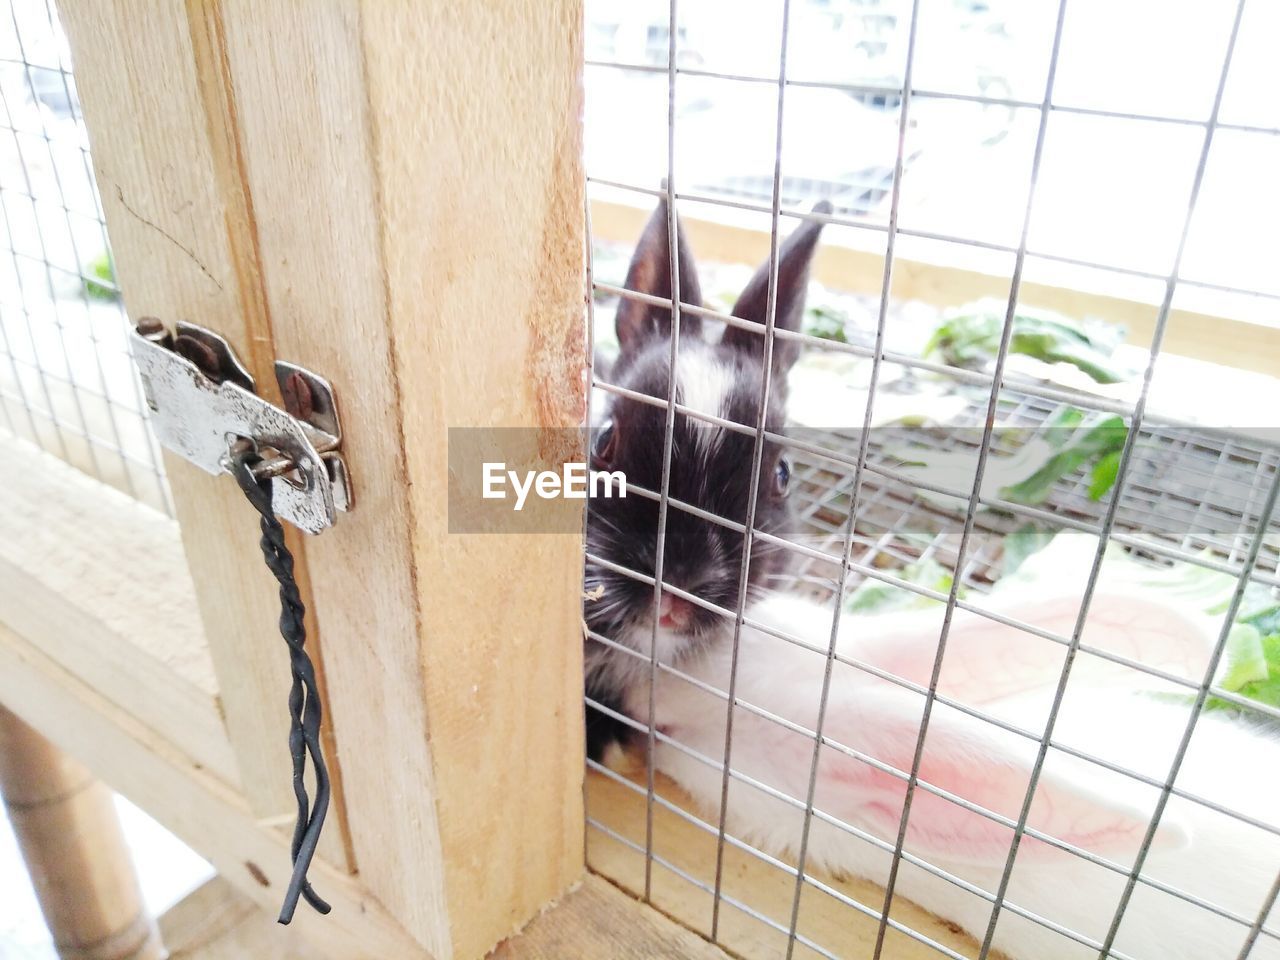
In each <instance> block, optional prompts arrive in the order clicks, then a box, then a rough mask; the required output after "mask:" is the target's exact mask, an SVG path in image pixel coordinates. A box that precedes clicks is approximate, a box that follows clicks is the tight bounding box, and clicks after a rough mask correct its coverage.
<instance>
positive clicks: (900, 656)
mask: <svg viewBox="0 0 1280 960" xmlns="http://www.w3.org/2000/svg"><path fill="white" fill-rule="evenodd" d="M1079 609H1080V599H1079V597H1077V596H1073V595H1065V594H1064V595H1058V596H1046V597H1043V598H1041V599H1028V598H1025V597H1024V598H1021V599H1020V600H1019V601H1018V602H1017V603H1012V604H1010V603H1005V604H1001V605H1000V606H999V607H996V608H994V610H993V612H996V613H998V614H1000V615H1003V616H1006V617H1009V618H1011V619H1014V620H1018V621H1021V622H1023V623H1027V624H1030V625H1032V626H1035V627H1038V628H1040V629H1042V630H1046V631H1049V632H1051V633H1052V634H1054V635H1055V636H1058V637H1063V638H1068V637H1070V636H1071V633H1072V631H1073V630H1074V629H1075V624H1076V618H1077V616H1078V615H1079ZM877 619H880V620H882V624H876V623H874V621H864V622H863V623H862V624H860V625H859V626H858V636H857V638H856V639H855V640H854V641H853V646H854V650H852V651H851V652H852V653H854V654H855V655H856V656H857V657H859V658H860V659H863V660H866V661H867V662H870V663H872V664H874V665H875V666H877V667H880V668H881V669H883V670H885V671H887V672H889V673H892V674H894V675H896V676H899V677H902V678H904V679H906V680H911V681H913V682H915V683H918V684H921V685H922V686H923V685H927V684H928V683H929V678H930V675H931V673H932V671H933V662H934V658H935V657H936V656H937V653H938V635H939V628H940V623H941V621H940V618H939V616H938V615H937V613H936V612H931V613H929V614H922V615H917V616H916V617H915V618H906V617H899V616H892V615H887V616H885V617H883V618H877ZM1212 626H1213V625H1212V621H1211V618H1204V617H1199V616H1196V615H1194V614H1191V613H1188V612H1185V611H1182V610H1180V609H1178V608H1176V607H1174V606H1172V605H1170V604H1169V603H1168V601H1167V600H1166V599H1165V598H1159V599H1156V598H1153V597H1148V596H1146V595H1145V594H1143V593H1141V592H1140V591H1138V590H1136V589H1135V590H1134V591H1132V592H1127V593H1111V592H1106V591H1101V590H1100V591H1099V592H1097V593H1096V594H1094V597H1093V601H1092V603H1091V604H1090V605H1089V615H1088V617H1087V618H1086V620H1085V626H1084V631H1083V633H1082V634H1081V637H1080V640H1081V643H1082V644H1083V645H1084V646H1085V647H1087V648H1091V649H1094V650H1098V651H1101V652H1103V653H1108V654H1116V655H1118V656H1120V657H1123V658H1125V659H1128V660H1134V661H1137V662H1139V663H1142V664H1145V665H1146V666H1149V667H1155V668H1158V669H1160V670H1163V671H1165V672H1168V673H1173V674H1176V675H1178V676H1181V677H1183V678H1185V679H1188V680H1195V681H1197V682H1198V681H1199V680H1201V679H1202V678H1203V676H1204V671H1205V668H1206V667H1207V665H1208V662H1209V656H1210V653H1211V651H1212V648H1213V644H1214V640H1215V636H1214V631H1213V629H1212ZM1066 654H1067V648H1066V646H1065V645H1064V644H1061V643H1055V642H1054V641H1052V640H1048V639H1045V638H1043V637H1038V636H1035V635H1034V634H1031V633H1028V632H1027V631H1025V630H1023V629H1021V628H1019V627H1012V626H1006V625H1005V624H1002V623H998V622H996V621H995V620H992V619H990V618H989V617H985V616H983V615H981V614H977V613H972V612H970V611H967V610H957V611H956V612H955V615H954V617H953V618H952V621H951V631H950V633H949V634H948V639H947V650H946V655H945V657H944V659H943V662H942V673H941V676H940V678H939V683H938V690H939V692H940V693H942V694H944V695H947V696H950V697H953V698H955V699H957V700H959V701H962V702H964V703H967V704H969V705H971V706H977V705H981V704H983V703H991V702H993V701H996V700H1000V699H1002V698H1004V697H1008V696H1014V695H1018V694H1024V693H1028V692H1030V691H1035V690H1037V689H1041V690H1044V691H1046V692H1049V691H1051V690H1052V688H1053V687H1054V686H1055V685H1056V684H1057V683H1058V679H1059V677H1060V676H1061V674H1062V667H1063V663H1064V661H1065V659H1066ZM1072 676H1073V678H1078V679H1079V680H1080V682H1086V681H1087V682H1090V683H1098V682H1106V681H1107V680H1110V679H1116V678H1119V679H1122V680H1123V681H1124V682H1126V683H1127V684H1129V685H1133V684H1134V683H1136V682H1138V681H1139V675H1138V674H1137V673H1136V672H1135V671H1134V670H1133V669H1132V668H1129V667H1126V666H1123V665H1119V664H1116V663H1114V662H1113V661H1109V660H1107V659H1104V658H1102V657H1098V656H1090V655H1085V654H1082V655H1081V656H1080V657H1079V658H1077V660H1076V662H1075V664H1074V666H1073V670H1072Z"/></svg>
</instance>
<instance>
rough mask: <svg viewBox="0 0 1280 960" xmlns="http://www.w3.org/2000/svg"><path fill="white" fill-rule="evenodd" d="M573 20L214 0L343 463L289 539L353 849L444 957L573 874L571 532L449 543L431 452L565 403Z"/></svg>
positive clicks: (536, 7)
mask: <svg viewBox="0 0 1280 960" xmlns="http://www.w3.org/2000/svg"><path fill="white" fill-rule="evenodd" d="M580 21H581V9H580V7H579V5H578V4H577V2H576V0H564V2H557V3H553V4H547V3H539V2H532V0H530V2H523V3H502V4H495V3H478V4H471V5H461V6H458V5H451V6H433V5H428V6H424V5H416V6H404V7H396V6H393V5H388V4H384V3H376V2H375V3H369V4H366V5H364V6H363V7H361V8H360V9H359V11H357V9H356V7H355V5H353V4H351V3H347V2H329V3H316V4H309V5H306V6H305V7H303V6H299V5H297V4H294V3H290V2H286V0H278V2H270V3H253V4H249V3H225V4H223V5H222V7H221V24H222V29H223V31H224V37H225V41H226V47H225V50H226V54H225V56H226V62H227V64H228V71H229V74H230V77H231V83H232V86H233V87H234V89H235V93H236V102H235V107H236V116H237V118H238V121H239V123H240V125H241V143H242V147H243V151H244V153H243V156H244V164H245V171H246V180H247V183H248V184H249V186H250V192H251V194H252V196H253V198H254V208H255V210H256V211H257V220H256V223H257V230H258V234H257V236H258V243H259V249H260V252H261V262H262V270H263V275H264V284H265V290H266V292H267V299H268V303H269V306H270V311H271V315H272V323H273V336H274V338H275V343H276V346H277V350H278V352H279V353H280V355H281V356H283V357H287V358H289V359H292V360H296V361H298V362H301V363H303V364H305V365H307V366H310V367H312V368H314V369H316V370H320V371H324V372H325V373H328V374H329V375H331V376H332V377H333V378H334V380H335V383H336V385H337V387H338V390H339V397H340V403H341V405H342V414H343V419H344V429H345V430H346V435H347V442H346V446H347V451H348V457H349V462H350V463H351V464H352V467H353V471H354V473H355V480H356V483H357V485H358V486H357V497H358V507H357V509H356V511H354V512H353V513H352V514H350V515H349V516H348V517H344V518H343V519H342V522H341V523H340V524H339V525H338V526H337V527H336V528H335V529H334V530H333V531H332V532H331V533H326V534H325V535H324V536H322V537H319V538H315V539H314V540H309V541H308V542H307V544H306V552H307V560H308V567H309V569H310V571H311V574H312V576H313V578H314V581H315V583H316V584H317V587H318V589H317V594H316V609H317V611H318V614H319V618H320V620H321V623H322V627H323V630H324V636H325V647H324V651H325V652H324V657H325V662H326V666H327V669H328V671H329V676H330V678H331V682H330V687H329V690H330V702H331V707H332V710H331V713H332V716H333V727H334V730H335V735H336V737H337V739H338V742H339V750H340V753H341V755H342V759H343V766H344V774H345V792H346V797H347V800H348V804H347V809H348V814H349V822H350V829H351V838H352V845H353V849H354V852H355V857H356V860H357V862H358V864H359V867H360V874H361V877H362V879H363V881H364V882H365V883H367V884H368V885H369V887H370V889H371V890H373V891H375V892H376V893H377V895H378V896H379V898H380V899H381V900H382V901H383V902H384V903H385V904H387V906H388V907H389V908H390V909H392V910H393V911H394V912H395V913H396V915H397V916H398V917H400V918H401V919H402V920H403V921H404V922H405V923H406V924H407V925H408V927H409V929H411V930H412V931H414V933H415V934H417V935H418V936H419V937H420V938H421V939H422V942H423V943H424V944H426V945H427V946H429V947H430V948H431V949H432V950H433V952H436V953H438V954H439V955H441V956H449V955H453V954H457V955H461V956H476V955H479V954H480V953H482V952H484V951H485V950H486V949H488V948H489V947H490V946H492V944H493V943H494V942H496V940H498V939H499V938H500V937H502V936H504V935H505V934H507V933H509V932H510V931H512V930H514V929H516V928H518V927H519V926H520V925H521V924H523V923H524V922H525V921H526V920H527V918H528V917H529V916H530V915H532V914H533V913H534V912H536V911H537V910H538V909H539V907H541V906H542V904H544V903H545V902H546V901H547V900H549V899H551V898H552V897H554V896H556V895H557V894H558V893H559V892H560V891H561V890H563V889H564V887H565V886H567V885H568V884H569V883H570V882H572V880H573V879H574V878H575V877H576V876H578V875H579V873H580V871H581V864H582V851H581V835H582V832H581V821H580V816H581V810H580V804H581V801H580V796H581V742H582V739H581V738H582V734H581V728H580V716H581V708H580V696H581V689H580V676H581V665H580V640H579V639H578V638H579V636H580V635H579V633H578V629H579V628H578V618H579V615H580V614H579V610H578V597H579V596H580V587H579V584H580V580H581V556H580V553H579V544H578V541H577V539H576V538H572V537H550V536H546V537H523V538H517V537H500V536H490V537H461V536H451V535H449V532H448V504H447V490H448V474H447V445H446V444H447V431H448V428H449V427H453V426H479V425H485V426H499V425H521V426H528V427H535V428H548V429H547V430H546V436H547V437H550V438H553V439H558V435H557V434H556V433H555V432H554V431H553V430H551V429H549V428H555V427H564V426H572V425H574V424H576V423H577V422H578V421H579V419H580V415H581V397H580V384H581V369H582V365H583V361H584V348H583V342H584V331H583V327H582V316H581V313H582V308H581V290H582V286H581V282H582V281H581V243H582V237H581V227H580V223H581V215H580V214H581V204H582V195H581V177H580V172H581V171H580V167H579V136H578V125H577V117H578V110H579V105H580V93H579V88H578V76H579V63H580V58H581V47H580V44H581V40H580ZM283 37H287V38H289V44H288V49H287V52H286V51H284V50H282V49H281V39H280V38H283ZM481 51H482V52H483V56H478V52H481ZM500 65H506V66H505V67H502V66H500ZM428 104H429V105H430V107H429V108H426V107H424V105H428ZM298 184H306V185H307V189H306V190H298V189H297V185H298ZM317 224H323V229H320V230H317V229H316V225H317ZM557 452H563V451H558V450H553V451H552V453H553V454H554V453H557ZM530 571H537V577H536V578H531V577H530V576H529V573H530ZM531 691H537V692H536V695H531ZM373 703H376V704H378V706H379V708H378V709H377V710H370V709H369V705H370V704H373ZM389 718H390V722H388V721H389ZM375 743H376V744H379V745H380V748H379V749H377V750H371V749H369V748H368V746H369V745H370V744H375ZM406 804H412V805H413V806H414V807H415V808H416V809H417V810H419V811H420V812H419V813H418V814H417V815H415V816H413V817H406V816H404V815H403V813H402V810H403V808H404V806H405V805H406Z"/></svg>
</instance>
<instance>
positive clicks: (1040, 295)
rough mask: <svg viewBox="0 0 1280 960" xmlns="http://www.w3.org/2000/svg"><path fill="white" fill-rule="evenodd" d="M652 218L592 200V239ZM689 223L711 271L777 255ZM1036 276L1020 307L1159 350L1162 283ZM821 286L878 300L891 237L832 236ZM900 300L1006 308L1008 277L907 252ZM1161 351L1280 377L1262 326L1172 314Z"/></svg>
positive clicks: (703, 219)
mask: <svg viewBox="0 0 1280 960" xmlns="http://www.w3.org/2000/svg"><path fill="white" fill-rule="evenodd" d="M651 209H652V198H650V197H648V196H645V195H643V194H627V193H626V192H625V191H622V190H618V189H607V190H602V191H601V195H600V196H599V197H593V198H592V200H591V232H592V235H593V237H594V238H595V239H597V240H605V241H608V242H612V243H621V244H632V243H634V242H635V239H636V237H638V236H639V235H640V230H641V228H642V227H643V226H644V222H645V220H646V218H647V217H648V216H649V213H650V211H651ZM681 223H682V224H683V225H684V229H685V232H686V233H687V234H688V236H689V241H690V244H691V246H692V247H693V248H694V249H695V250H696V251H697V253H698V256H699V257H701V258H703V259H705V260H707V261H719V262H722V263H741V264H747V265H753V264H757V263H760V262H762V261H763V260H764V259H765V258H766V257H768V255H769V233H768V230H767V224H764V226H765V227H766V229H761V227H762V223H761V218H760V217H759V216H755V217H752V216H748V215H744V214H742V213H741V212H740V211H737V210H734V209H731V208H717V207H712V206H710V205H709V204H706V203H691V204H689V205H688V206H687V208H685V209H682V211H681ZM908 239H909V238H908ZM934 246H935V248H936V246H937V244H935V245H934ZM949 252H950V253H951V254H952V255H953V256H957V257H958V256H960V255H961V254H962V253H967V252H968V251H964V250H962V249H959V248H956V247H955V245H954V244H953V245H951V247H950V249H949ZM990 259H991V258H990V257H989V256H988V257H987V258H986V260H987V261H989V260H990ZM1034 266H1035V265H1034V264H1033V269H1030V270H1029V272H1028V275H1027V277H1026V279H1024V281H1023V283H1022V286H1021V288H1020V292H1019V297H1020V302H1022V303H1024V304H1027V305H1029V306H1035V307H1039V308H1042V309H1051V310H1057V311H1059V312H1061V313H1065V314H1067V315H1068V316H1075V317H1098V318H1101V319H1103V320H1107V321H1109V322H1111V323H1115V324H1119V325H1120V326H1122V327H1124V328H1125V330H1126V340H1127V342H1128V343H1131V344H1133V345H1135V346H1139V347H1144V348H1149V347H1150V346H1151V338H1152V336H1153V334H1154V332H1155V321H1156V315H1157V313H1158V309H1157V308H1158V306H1159V295H1160V294H1161V293H1162V292H1163V287H1164V285H1163V283H1157V282H1154V281H1145V280H1144V281H1141V282H1140V283H1138V284H1136V285H1135V284H1128V285H1127V286H1128V287H1133V286H1138V287H1141V288H1143V289H1145V290H1146V292H1147V293H1148V294H1150V296H1149V297H1148V299H1146V300H1142V299H1138V298H1137V296H1136V294H1135V293H1134V291H1132V290H1130V289H1123V287H1124V286H1125V285H1120V286H1117V285H1114V284H1113V285H1111V286H1109V287H1107V288H1103V287H1101V286H1100V287H1098V288H1096V289H1092V290H1089V289H1082V288H1080V287H1077V286H1068V285H1066V284H1064V283H1063V282H1061V280H1056V279H1051V278H1050V276H1044V277H1042V276H1040V275H1039V274H1038V273H1037V272H1036V270H1035V269H1034ZM1057 272H1058V273H1061V270H1060V269H1059V270H1058V271H1057ZM1081 272H1084V273H1085V274H1086V275H1090V274H1089V272H1088V271H1076V276H1077V278H1078V276H1079V274H1080V273H1081ZM1093 273H1097V271H1093ZM813 278H814V280H816V281H818V282H819V283H822V284H824V285H826V286H828V287H830V288H831V289H833V290H840V291H843V292H846V293H862V294H869V295H871V296H875V297H879V296H880V286H881V283H882V282H883V280H884V241H883V237H882V235H880V234H878V233H865V234H863V233H858V232H855V231H850V230H841V231H834V230H828V231H827V233H826V234H825V235H824V237H823V242H822V246H821V247H820V248H819V250H818V252H817V254H816V255H815V257H814V262H813ZM1092 279H1094V280H1096V279H1097V278H1096V277H1092ZM892 295H893V297H894V299H895V300H898V301H910V300H919V301H920V302H922V303H927V304H929V305H930V306H934V307H940V308H944V309H945V308H949V307H956V306H961V305H963V304H965V303H969V302H971V301H973V300H979V299H983V298H987V297H992V298H995V299H997V300H999V301H1002V302H1003V301H1005V300H1006V299H1007V298H1008V296H1009V276H1008V274H1007V273H1005V274H999V273H994V272H986V271H984V270H982V269H979V268H978V267H977V266H975V265H971V264H963V263H958V262H957V263H950V262H943V259H942V258H940V257H937V256H933V257H926V256H925V255H924V254H923V252H922V251H919V250H916V251H914V252H913V249H912V247H911V246H910V245H909V244H900V245H899V248H898V251H897V253H896V255H895V257H894V270H893V290H892ZM1201 299H1204V298H1203V297H1202V298H1201ZM1180 303H1181V299H1180V300H1179V304H1180ZM1264 305H1265V304H1264ZM1256 312H1258V313H1260V314H1264V313H1265V312H1266V311H1265V310H1259V311H1256ZM1161 349H1162V351H1163V352H1164V353H1174V354H1180V355H1182V356H1185V357H1194V358H1197V359H1199V360H1207V361H1210V362H1213V363H1218V364H1222V365H1223V366H1226V367H1232V368H1235V369H1238V370H1254V371H1257V372H1259V373H1265V374H1269V375H1271V376H1274V377H1280V328H1278V327H1276V326H1275V325H1274V323H1271V322H1253V321H1252V320H1250V319H1247V318H1246V317H1244V316H1226V315H1214V314H1209V313H1202V312H1196V311H1194V310H1189V309H1181V308H1179V306H1175V308H1174V309H1173V310H1171V311H1170V313H1169V320H1168V324H1167V326H1166V329H1165V338H1164V343H1163V346H1162V348H1161Z"/></svg>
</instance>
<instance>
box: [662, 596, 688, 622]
mask: <svg viewBox="0 0 1280 960" xmlns="http://www.w3.org/2000/svg"><path fill="white" fill-rule="evenodd" d="M692 618H693V604H691V603H690V602H689V601H688V600H685V599H684V598H683V597H673V596H672V595H671V594H669V593H664V594H663V595H662V600H661V601H660V602H659V604H658V626H660V627H666V628H667V629H668V630H683V629H684V628H685V627H687V626H688V625H689V621H690V620H691V619H692Z"/></svg>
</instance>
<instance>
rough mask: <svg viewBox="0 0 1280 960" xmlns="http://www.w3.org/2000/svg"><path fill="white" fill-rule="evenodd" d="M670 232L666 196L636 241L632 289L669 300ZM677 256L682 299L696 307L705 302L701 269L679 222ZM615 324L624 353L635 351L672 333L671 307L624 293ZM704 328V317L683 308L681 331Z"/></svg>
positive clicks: (630, 277) (629, 286)
mask: <svg viewBox="0 0 1280 960" xmlns="http://www.w3.org/2000/svg"><path fill="white" fill-rule="evenodd" d="M670 236H671V234H670V232H669V231H668V229H667V201H666V199H665V198H663V199H662V200H660V201H659V202H658V208H657V209H656V210H654V211H653V215H652V216H651V217H650V218H649V222H648V223H647V224H646V225H645V228H644V233H643V234H641V236H640V242H639V243H638V244H637V245H636V252H635V254H634V255H633V256H632V257H631V266H630V267H629V268H628V269H627V281H626V284H625V286H626V288H627V289H628V290H635V291H636V292H637V293H645V294H648V295H649V296H651V297H661V298H663V299H665V300H670V299H671V243H670V239H669V238H670ZM676 258H677V260H678V261H679V264H680V266H679V269H680V302H681V303H682V304H684V303H687V304H691V305H692V306H695V307H700V306H702V291H701V289H700V287H699V285H698V271H697V268H696V267H695V266H694V263H693V257H692V256H691V255H690V253H689V246H688V244H687V243H686V242H685V238H684V230H683V229H681V227H680V225H679V223H677V224H676ZM614 327H615V329H616V330H617V332H618V343H619V345H620V346H621V349H622V354H623V355H627V354H631V353H634V352H635V351H637V350H638V349H639V348H640V347H641V346H643V345H644V344H645V343H646V342H647V341H648V340H649V338H650V337H653V336H656V335H659V334H661V335H662V336H668V335H669V334H670V332H671V310H670V309H669V308H667V307H659V306H654V305H652V304H648V303H642V302H641V301H639V300H632V299H629V298H627V297H623V298H622V299H621V302H620V303H619V304H618V313H617V316H616V317H615V318H614ZM701 329H702V318H701V317H699V316H696V315H694V314H692V313H686V312H684V311H681V313H680V332H681V333H682V334H697V333H700V332H701Z"/></svg>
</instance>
